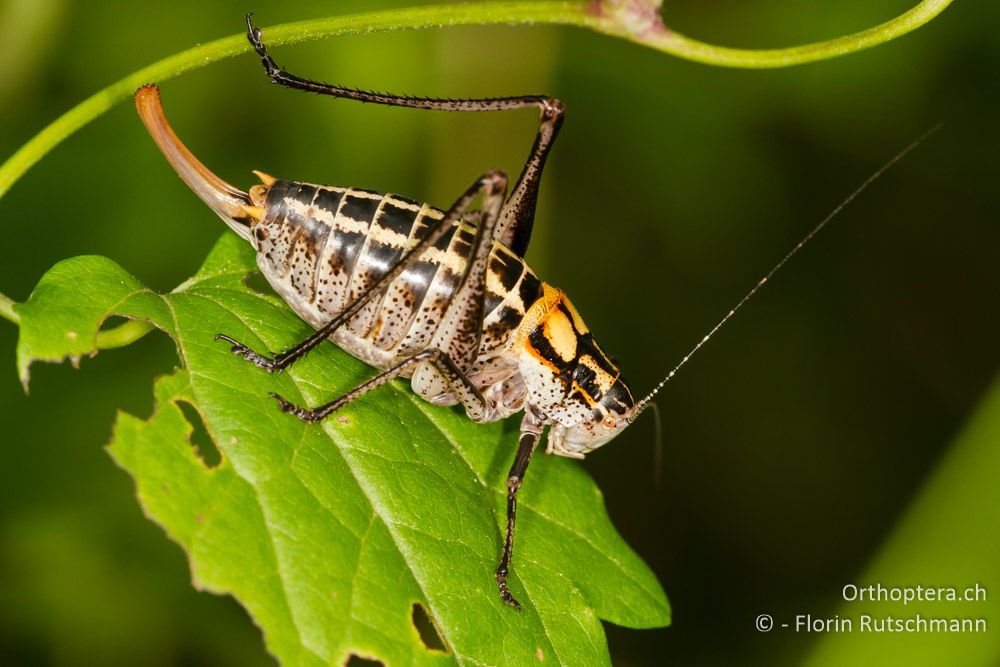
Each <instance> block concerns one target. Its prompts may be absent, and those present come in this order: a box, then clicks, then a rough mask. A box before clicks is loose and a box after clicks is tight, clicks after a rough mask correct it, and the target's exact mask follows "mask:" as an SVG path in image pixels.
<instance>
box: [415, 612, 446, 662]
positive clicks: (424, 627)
mask: <svg viewBox="0 0 1000 667" xmlns="http://www.w3.org/2000/svg"><path fill="white" fill-rule="evenodd" d="M412 618H413V627H415V628H416V629H417V634H419V635H420V641H422V642H423V643H424V646H426V647H427V649H428V650H430V651H442V652H444V653H447V652H448V647H447V646H446V645H445V643H444V639H442V638H441V633H440V632H438V629H437V625H435V624H434V621H433V620H431V617H430V616H429V615H428V614H427V610H426V609H424V605H422V604H420V603H419V602H414V603H413V614H412Z"/></svg>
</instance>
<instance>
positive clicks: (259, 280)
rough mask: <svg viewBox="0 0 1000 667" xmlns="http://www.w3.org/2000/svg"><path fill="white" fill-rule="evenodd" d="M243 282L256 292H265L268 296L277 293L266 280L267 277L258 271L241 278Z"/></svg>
mask: <svg viewBox="0 0 1000 667" xmlns="http://www.w3.org/2000/svg"><path fill="white" fill-rule="evenodd" d="M243 284H244V285H246V286H247V287H249V288H250V289H252V290H253V291H254V292H257V293H258V294H267V295H270V296H273V295H275V294H277V292H275V291H274V288H273V287H271V283H269V282H267V278H265V277H264V274H263V273H261V272H260V271H253V272H252V273H248V274H247V276H246V278H244V279H243Z"/></svg>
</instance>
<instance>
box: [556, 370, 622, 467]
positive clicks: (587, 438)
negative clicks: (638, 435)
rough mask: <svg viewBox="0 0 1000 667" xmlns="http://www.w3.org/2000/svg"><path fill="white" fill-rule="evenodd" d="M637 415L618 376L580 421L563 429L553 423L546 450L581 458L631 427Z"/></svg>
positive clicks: (561, 426) (560, 425) (562, 426)
mask: <svg viewBox="0 0 1000 667" xmlns="http://www.w3.org/2000/svg"><path fill="white" fill-rule="evenodd" d="M638 414H639V407H638V406H637V405H636V403H635V401H634V400H633V399H632V392H630V391H629V388H628V385H627V384H625V381H624V380H622V379H621V377H618V378H616V379H615V381H614V383H613V384H612V385H611V387H610V388H609V389H608V390H607V391H606V392H604V394H603V395H602V396H601V398H600V400H599V401H598V402H597V403H595V405H594V406H593V409H592V410H591V411H590V413H589V414H588V415H587V416H586V417H585V418H584V419H583V420H581V421H578V422H577V423H575V424H573V425H571V426H565V425H563V424H558V423H557V424H555V425H554V426H553V427H552V430H551V431H549V440H548V451H549V453H551V454H559V455H560V456H569V457H571V458H576V459H582V458H583V457H584V455H585V454H587V453H588V452H592V451H594V450H595V449H597V448H598V447H600V446H601V445H604V444H607V443H608V442H609V441H611V440H612V439H613V438H614V437H615V436H616V435H618V434H619V433H621V432H622V431H623V430H625V428H626V427H627V426H628V425H629V424H631V423H632V422H633V421H634V420H635V418H636V417H637V416H638Z"/></svg>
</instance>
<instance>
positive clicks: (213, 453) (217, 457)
mask: <svg viewBox="0 0 1000 667" xmlns="http://www.w3.org/2000/svg"><path fill="white" fill-rule="evenodd" d="M174 402H175V403H176V404H177V407H179V408H180V409H181V412H182V413H184V418H185V419H187V421H188V423H189V424H191V428H192V431H191V445H192V446H193V447H194V449H195V453H196V454H197V455H198V458H200V459H201V460H202V462H203V463H204V464H205V467H207V468H209V469H212V468H214V467H215V466H217V465H219V464H220V463H221V462H222V454H220V453H219V448H218V447H216V446H215V442H214V441H213V440H212V436H210V435H209V434H208V429H206V428H205V421H204V420H203V419H202V418H201V413H200V412H198V408H196V407H194V406H193V405H191V404H190V403H188V402H187V401H174Z"/></svg>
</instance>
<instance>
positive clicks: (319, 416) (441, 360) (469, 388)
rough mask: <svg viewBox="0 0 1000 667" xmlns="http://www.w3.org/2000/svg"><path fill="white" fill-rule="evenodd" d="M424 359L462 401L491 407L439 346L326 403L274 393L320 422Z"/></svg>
mask: <svg viewBox="0 0 1000 667" xmlns="http://www.w3.org/2000/svg"><path fill="white" fill-rule="evenodd" d="M422 363H428V364H431V365H433V366H434V368H435V369H436V370H437V371H438V372H439V373H441V374H442V376H443V377H444V378H445V380H446V382H447V383H448V385H449V389H451V390H452V391H454V392H455V393H456V394H457V395H458V397H459V399H460V400H461V401H462V404H463V405H467V406H468V405H475V406H476V408H477V409H478V410H480V411H482V412H485V411H486V410H487V409H488V405H487V402H486V399H485V398H483V395H482V393H480V391H479V390H478V389H477V388H476V386H475V385H474V384H472V381H471V380H469V378H468V377H467V376H466V375H465V373H463V372H462V370H461V369H460V368H459V367H458V366H457V365H456V364H455V362H454V361H453V360H452V359H451V357H449V356H448V355H447V354H446V353H444V352H442V351H441V350H438V349H428V350H424V351H422V352H418V353H417V354H415V355H413V356H412V357H410V358H408V359H404V360H403V361H401V362H399V363H398V364H396V365H395V366H393V367H392V368H389V369H388V370H385V371H383V372H381V373H379V374H378V375H376V376H375V377H373V378H372V379H371V380H368V381H367V382H365V383H364V384H361V385H359V386H357V387H355V388H354V389H352V390H351V391H349V392H347V393H346V394H344V395H343V396H341V397H339V398H335V399H334V400H332V401H330V402H329V403H324V404H323V405H320V406H317V407H315V408H312V409H309V408H304V407H301V406H299V405H296V404H294V403H292V402H290V401H288V400H286V399H285V398H284V397H282V396H280V395H278V394H275V393H273V392H272V393H271V396H272V397H273V398H275V399H277V401H278V403H279V404H280V405H281V409H282V411H284V412H288V413H290V414H293V415H295V416H296V417H298V418H299V419H301V420H302V421H304V422H318V421H322V420H323V419H326V418H327V417H329V416H330V415H331V414H333V413H334V412H336V411H337V410H339V409H340V408H342V407H344V406H345V405H347V404H348V403H350V402H351V401H353V400H354V399H356V398H359V397H361V396H363V395H365V394H367V393H368V392H369V391H371V390H372V389H375V388H376V387H381V386H382V385H383V384H385V383H386V382H389V381H390V380H394V379H395V378H397V377H399V375H401V374H402V373H404V372H406V371H407V370H409V369H410V368H412V367H413V366H415V365H417V364H422Z"/></svg>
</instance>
